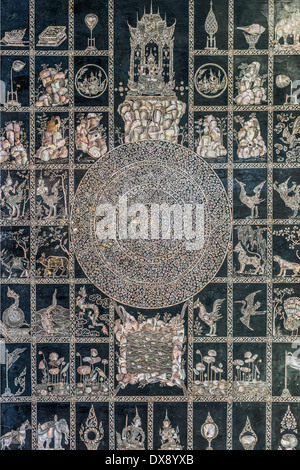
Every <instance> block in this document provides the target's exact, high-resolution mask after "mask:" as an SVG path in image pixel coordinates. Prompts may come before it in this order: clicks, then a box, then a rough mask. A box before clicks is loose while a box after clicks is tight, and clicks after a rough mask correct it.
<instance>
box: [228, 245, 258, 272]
mask: <svg viewBox="0 0 300 470" xmlns="http://www.w3.org/2000/svg"><path fill="white" fill-rule="evenodd" d="M234 251H235V253H238V261H239V263H240V269H239V271H237V273H238V274H243V273H244V272H245V269H246V266H251V267H253V268H254V269H255V271H254V272H251V273H249V274H264V267H263V264H262V258H261V256H260V255H259V254H258V253H252V252H250V251H249V250H247V251H246V250H245V248H244V247H243V245H242V244H241V242H239V243H238V244H237V245H236V247H235V249H234ZM247 252H248V253H251V255H252V256H249V255H248V253H247Z"/></svg>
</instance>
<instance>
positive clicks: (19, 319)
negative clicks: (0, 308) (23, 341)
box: [2, 287, 30, 328]
mask: <svg viewBox="0 0 300 470" xmlns="http://www.w3.org/2000/svg"><path fill="white" fill-rule="evenodd" d="M7 297H9V298H11V299H14V302H13V303H12V304H11V305H10V306H9V307H8V308H7V309H5V310H4V312H3V314H2V321H3V323H4V324H5V325H6V326H7V327H16V328H21V327H22V326H30V325H28V323H27V322H26V320H25V314H24V312H23V310H21V309H20V308H19V306H20V296H19V294H17V293H16V292H15V291H14V290H12V289H11V288H10V287H8V289H7Z"/></svg>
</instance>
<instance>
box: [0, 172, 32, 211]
mask: <svg viewBox="0 0 300 470" xmlns="http://www.w3.org/2000/svg"><path fill="white" fill-rule="evenodd" d="M25 188H26V180H24V181H23V182H22V183H18V182H17V181H16V182H15V184H14V185H13V184H12V179H11V177H10V175H9V176H8V178H7V180H6V182H5V184H4V185H3V186H2V187H1V194H0V200H1V205H2V206H7V208H8V210H9V218H10V219H16V220H17V219H19V218H20V216H21V205H22V202H23V200H24V193H25ZM2 194H3V197H2Z"/></svg>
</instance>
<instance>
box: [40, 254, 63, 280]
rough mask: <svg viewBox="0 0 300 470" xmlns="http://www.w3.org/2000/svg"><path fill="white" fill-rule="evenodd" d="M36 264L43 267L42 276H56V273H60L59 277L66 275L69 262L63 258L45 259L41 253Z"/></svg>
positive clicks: (52, 257)
mask: <svg viewBox="0 0 300 470" xmlns="http://www.w3.org/2000/svg"><path fill="white" fill-rule="evenodd" d="M37 263H40V264H42V265H43V266H44V268H45V269H44V275H45V276H46V275H49V276H53V277H54V276H56V275H57V273H58V271H60V276H62V275H63V274H66V275H67V273H68V268H69V261H68V258H66V257H65V256H48V257H47V258H46V255H45V253H42V256H41V257H40V258H39V259H38V260H37Z"/></svg>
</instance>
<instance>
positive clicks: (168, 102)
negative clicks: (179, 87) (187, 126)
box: [118, 3, 186, 143]
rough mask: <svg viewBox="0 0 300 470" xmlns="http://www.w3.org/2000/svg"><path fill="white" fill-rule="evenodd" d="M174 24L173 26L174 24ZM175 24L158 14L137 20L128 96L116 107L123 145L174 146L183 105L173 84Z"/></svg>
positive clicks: (151, 14)
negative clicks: (165, 142) (148, 142)
mask: <svg viewBox="0 0 300 470" xmlns="http://www.w3.org/2000/svg"><path fill="white" fill-rule="evenodd" d="M175 23H176V22H175ZM175 23H174V24H173V25H172V26H168V25H167V20H166V18H165V19H162V17H161V16H160V13H159V10H158V12H157V13H153V8H152V3H151V7H150V13H146V12H145V11H144V14H143V16H142V18H141V19H139V17H137V25H136V27H133V26H130V25H128V26H129V30H130V47H131V55H130V70H129V73H128V75H129V80H128V85H127V86H128V90H129V91H128V94H127V96H126V98H125V101H124V102H123V103H122V104H121V105H120V106H119V110H118V111H119V113H120V114H121V116H122V118H123V120H124V122H125V143H128V142H137V141H141V140H155V139H158V140H169V141H173V142H177V139H178V135H179V122H180V119H181V117H182V116H183V114H184V113H185V109H186V105H185V104H184V103H182V102H181V101H179V100H177V97H176V94H175V91H174V89H175V81H174V69H173V67H174V62H173V49H174V32H175Z"/></svg>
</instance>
